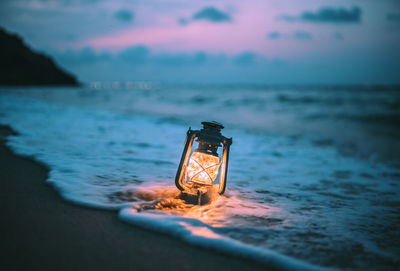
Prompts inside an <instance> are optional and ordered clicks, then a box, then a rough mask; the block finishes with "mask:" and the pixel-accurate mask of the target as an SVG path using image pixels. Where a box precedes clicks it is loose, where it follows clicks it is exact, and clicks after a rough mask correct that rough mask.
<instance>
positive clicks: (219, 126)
mask: <svg viewBox="0 0 400 271" xmlns="http://www.w3.org/2000/svg"><path fill="white" fill-rule="evenodd" d="M201 124H203V125H204V127H206V126H211V127H213V128H217V129H224V126H223V125H222V124H221V123H219V122H216V121H203V122H201Z"/></svg>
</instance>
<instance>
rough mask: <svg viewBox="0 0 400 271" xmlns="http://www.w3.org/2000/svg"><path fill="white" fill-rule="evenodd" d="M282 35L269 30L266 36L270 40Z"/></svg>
mask: <svg viewBox="0 0 400 271" xmlns="http://www.w3.org/2000/svg"><path fill="white" fill-rule="evenodd" d="M281 37H282V35H281V33H279V32H277V31H274V32H269V33H268V34H267V38H268V39H270V40H276V39H280V38H281Z"/></svg>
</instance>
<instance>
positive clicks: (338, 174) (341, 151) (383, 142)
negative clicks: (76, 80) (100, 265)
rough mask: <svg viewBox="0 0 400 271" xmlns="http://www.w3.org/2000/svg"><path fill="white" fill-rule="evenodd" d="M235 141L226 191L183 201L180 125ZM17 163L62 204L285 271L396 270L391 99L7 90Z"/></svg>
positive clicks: (398, 109)
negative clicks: (38, 175) (35, 164)
mask: <svg viewBox="0 0 400 271" xmlns="http://www.w3.org/2000/svg"><path fill="white" fill-rule="evenodd" d="M204 120H216V121H219V122H221V123H223V124H224V125H225V127H226V128H225V129H224V130H223V131H222V132H223V134H224V135H225V136H228V137H232V138H233V145H232V147H231V154H230V160H229V171H228V182H227V191H226V193H225V194H224V195H223V196H219V197H215V199H214V200H213V202H212V203H211V204H209V205H204V206H193V205H190V204H186V203H185V202H183V201H182V200H180V199H179V191H178V190H177V189H176V187H175V185H174V179H175V174H176V169H177V167H178V163H179V159H180V155H181V152H182V149H183V143H184V140H185V136H186V131H187V129H188V127H189V126H191V127H192V128H194V129H198V128H201V124H200V122H201V121H204ZM0 124H7V125H10V126H11V127H12V128H13V129H15V130H16V131H17V132H19V135H17V136H10V137H9V138H8V142H7V144H8V146H10V147H11V148H12V149H13V150H14V151H15V152H16V153H18V154H21V155H27V156H31V157H34V158H35V159H36V160H38V161H40V162H43V163H45V164H47V165H48V166H49V167H50V169H51V170H50V174H49V179H48V182H49V183H51V184H52V185H53V186H54V188H55V189H56V190H57V191H58V192H59V194H60V195H61V196H62V197H63V198H64V199H65V200H68V201H72V202H74V203H77V204H80V205H86V206H92V207H97V208H103V209H116V210H119V217H120V218H121V219H122V220H124V221H126V222H128V223H131V224H133V225H135V226H139V227H144V228H147V229H153V230H156V231H161V232H165V233H167V234H171V235H173V236H175V237H176V238H179V239H181V240H184V241H186V242H189V243H191V244H194V245H200V246H204V247H207V248H209V249H210V250H220V251H224V252H226V253H231V254H235V255H240V256H242V257H245V258H252V259H255V260H257V261H260V262H264V263H267V264H269V265H273V266H276V267H279V268H281V269H282V270H294V269H297V270H318V269H323V268H338V269H346V270H398V269H399V268H400V256H399V255H400V245H399V240H400V226H399V225H400V200H399V199H400V164H399V162H400V144H398V140H399V139H400V129H399V127H400V91H399V90H398V89H394V88H379V89H377V88H373V87H340V88H333V87H265V86H205V85H196V86H195V85H191V86H188V85H186V86H185V85H176V86H172V85H170V86H162V85H157V86H156V87H151V88H135V89H132V88H101V89H93V88H90V87H88V88H3V89H1V90H0Z"/></svg>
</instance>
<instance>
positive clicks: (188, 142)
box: [175, 128, 200, 191]
mask: <svg viewBox="0 0 400 271" xmlns="http://www.w3.org/2000/svg"><path fill="white" fill-rule="evenodd" d="M199 132H200V131H197V130H192V129H191V128H189V130H188V131H187V133H186V139H185V147H184V149H183V152H182V156H181V161H180V162H179V167H178V171H177V172H176V177H175V185H176V187H177V188H178V189H179V190H181V191H183V190H185V185H184V184H183V182H182V179H183V174H184V173H185V170H182V169H183V167H184V166H186V165H187V162H188V159H189V155H190V152H191V151H192V146H193V140H194V138H195V137H196V136H198V134H199Z"/></svg>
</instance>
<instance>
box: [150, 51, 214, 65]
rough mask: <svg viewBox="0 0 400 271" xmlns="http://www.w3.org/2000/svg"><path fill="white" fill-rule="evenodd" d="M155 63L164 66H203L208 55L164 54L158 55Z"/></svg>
mask: <svg viewBox="0 0 400 271" xmlns="http://www.w3.org/2000/svg"><path fill="white" fill-rule="evenodd" d="M154 61H155V63H157V64H161V65H164V66H183V65H201V64H204V63H205V62H206V61H207V55H206V53H204V52H196V53H193V54H183V53H175V54H174V53H172V54H171V53H163V54H159V55H156V56H155V57H154Z"/></svg>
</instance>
